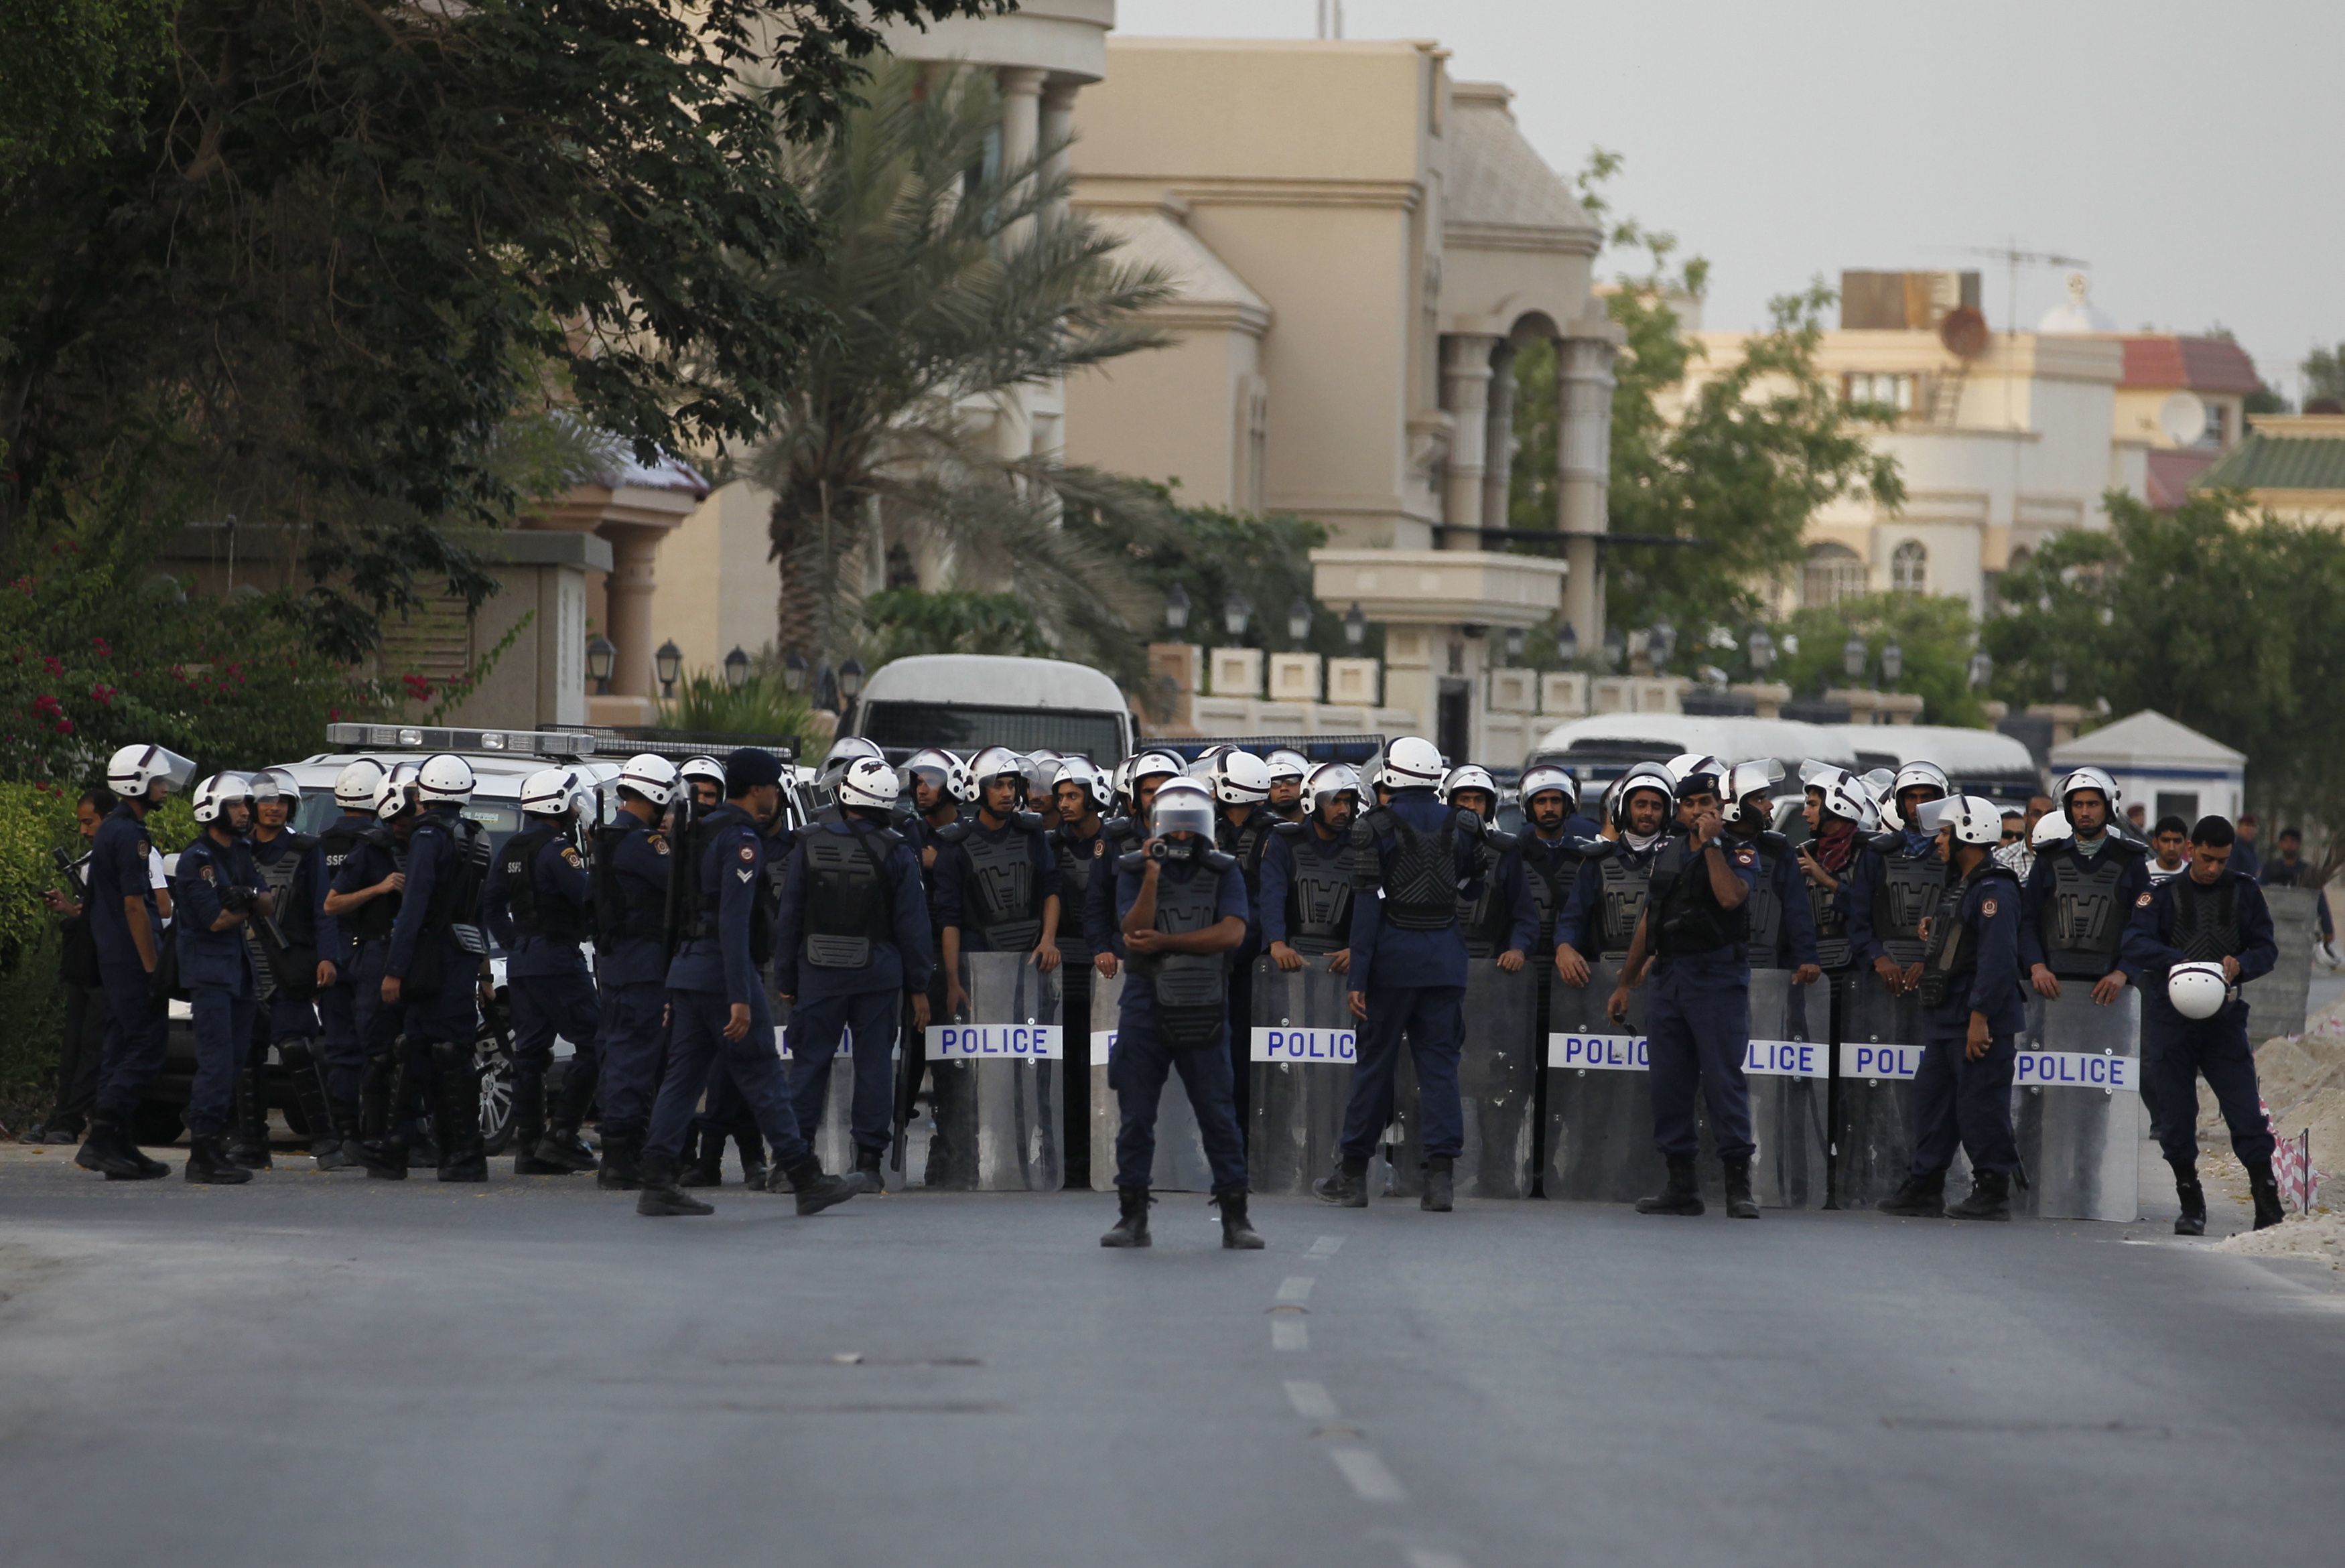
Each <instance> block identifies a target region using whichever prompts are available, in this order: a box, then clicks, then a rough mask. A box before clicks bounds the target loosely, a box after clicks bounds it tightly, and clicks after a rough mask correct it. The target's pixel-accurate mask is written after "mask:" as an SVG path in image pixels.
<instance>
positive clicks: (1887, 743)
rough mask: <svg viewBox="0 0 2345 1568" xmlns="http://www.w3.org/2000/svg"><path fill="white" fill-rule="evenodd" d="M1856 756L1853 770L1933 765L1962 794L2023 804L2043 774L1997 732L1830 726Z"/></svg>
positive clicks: (2020, 744)
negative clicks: (1909, 764) (1907, 765)
mask: <svg viewBox="0 0 2345 1568" xmlns="http://www.w3.org/2000/svg"><path fill="white" fill-rule="evenodd" d="M1831 727H1832V728H1833V729H1835V730H1838V731H1839V732H1840V733H1841V734H1842V735H1843V736H1845V737H1846V738H1847V741H1848V744H1849V745H1850V746H1851V747H1853V749H1854V750H1855V752H1856V759H1857V761H1856V768H1857V771H1858V772H1859V773H1864V772H1866V771H1868V770H1870V769H1873V768H1890V769H1895V768H1901V767H1903V766H1904V765H1905V764H1907V763H1935V764H1938V766H1940V767H1942V768H1944V769H1945V771H1946V776H1947V777H1948V778H1950V779H1952V780H1953V781H1954V788H1955V790H1956V791H1957V792H1958V793H1960V794H1976V795H1985V797H1986V798H1987V799H1989V800H1992V801H1996V802H2001V803H2008V804H2017V805H2025V804H2027V797H2028V796H2029V795H2032V794H2042V793H2043V790H2044V775H2043V774H2041V773H2040V772H2038V771H2037V769H2036V766H2035V756H2034V755H2033V754H2031V753H2030V752H2029V751H2028V749H2027V744H2026V743H2025V741H2022V740H2020V739H2019V738H2018V737H2017V736H2015V735H2006V734H2005V733H2002V732H2000V731H1998V730H1970V729H1964V728H1962V727H1960V726H1959V725H1954V724H1834V725H1832V726H1831Z"/></svg>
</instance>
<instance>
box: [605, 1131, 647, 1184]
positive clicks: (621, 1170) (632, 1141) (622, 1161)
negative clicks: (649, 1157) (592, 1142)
mask: <svg viewBox="0 0 2345 1568" xmlns="http://www.w3.org/2000/svg"><path fill="white" fill-rule="evenodd" d="M643 1154H644V1135H643V1134H642V1133H641V1132H638V1131H636V1130H635V1129H634V1128H624V1127H606V1128H604V1129H603V1163H602V1168H600V1169H598V1170H597V1171H595V1172H594V1185H595V1186H597V1187H599V1188H601V1189H603V1190H604V1191H605V1192H636V1191H640V1190H641V1189H642V1188H643V1185H644V1171H643V1166H642V1164H641V1163H640V1161H641V1160H642V1158H643Z"/></svg>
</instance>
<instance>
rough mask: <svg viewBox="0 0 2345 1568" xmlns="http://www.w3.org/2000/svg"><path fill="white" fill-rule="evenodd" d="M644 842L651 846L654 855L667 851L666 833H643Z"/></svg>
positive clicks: (663, 853)
mask: <svg viewBox="0 0 2345 1568" xmlns="http://www.w3.org/2000/svg"><path fill="white" fill-rule="evenodd" d="M644 842H645V844H648V845H651V846H652V851H653V853H654V854H655V855H665V854H666V853H667V835H665V834H659V833H647V834H645V835H644Z"/></svg>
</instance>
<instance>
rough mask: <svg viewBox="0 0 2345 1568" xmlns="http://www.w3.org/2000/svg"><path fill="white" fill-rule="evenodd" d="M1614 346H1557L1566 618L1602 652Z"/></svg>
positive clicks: (1573, 341) (1575, 342)
mask: <svg viewBox="0 0 2345 1568" xmlns="http://www.w3.org/2000/svg"><path fill="white" fill-rule="evenodd" d="M1615 352H1617V350H1616V349H1615V347H1614V344H1613V342H1612V340H1611V339H1609V338H1561V339H1557V341H1556V390H1557V398H1556V402H1557V405H1558V409H1559V410H1560V417H1559V418H1558V420H1557V425H1558V429H1557V431H1556V490H1557V491H1558V494H1559V496H1560V498H1561V499H1560V501H1559V504H1558V508H1557V511H1558V516H1557V519H1556V521H1557V526H1558V527H1559V528H1561V529H1562V531H1564V533H1565V534H1566V535H1577V536H1579V537H1568V538H1567V539H1566V540H1565V541H1564V559H1565V560H1567V561H1569V562H1570V563H1571V575H1570V576H1569V577H1568V578H1566V579H1565V580H1564V584H1563V618H1564V619H1565V620H1566V621H1568V622H1570V623H1571V625H1572V628H1573V630H1574V631H1576V632H1578V633H1579V645H1580V646H1581V647H1582V648H1589V649H1594V648H1600V647H1602V646H1603V645H1604V556H1603V551H1602V547H1601V545H1600V543H1599V541H1598V539H1597V538H1596V537H1595V536H1596V535H1599V534H1601V533H1603V532H1604V531H1606V528H1607V527H1608V517H1607V512H1606V491H1608V490H1609V487H1610V483H1611V475H1612V357H1613V355H1614V353H1615Z"/></svg>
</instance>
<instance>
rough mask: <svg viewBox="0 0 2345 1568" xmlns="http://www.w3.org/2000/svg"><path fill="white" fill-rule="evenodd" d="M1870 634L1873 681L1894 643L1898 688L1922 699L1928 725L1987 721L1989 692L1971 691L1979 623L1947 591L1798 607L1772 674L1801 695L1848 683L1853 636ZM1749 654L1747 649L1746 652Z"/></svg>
mask: <svg viewBox="0 0 2345 1568" xmlns="http://www.w3.org/2000/svg"><path fill="white" fill-rule="evenodd" d="M1851 632H1854V633H1855V634H1857V635H1858V636H1861V637H1863V639H1864V646H1865V665H1866V669H1867V670H1868V672H1871V673H1872V674H1868V676H1867V677H1866V679H1867V680H1868V681H1870V680H1872V679H1873V678H1874V676H1875V675H1877V673H1878V672H1879V670H1880V668H1881V653H1882V650H1883V649H1884V648H1886V647H1887V646H1888V645H1889V644H1890V642H1896V644H1897V647H1898V652H1899V653H1900V655H1901V657H1902V658H1903V664H1904V670H1903V674H1902V675H1900V676H1899V678H1898V680H1897V683H1896V688H1895V689H1896V690H1898V691H1901V692H1913V693H1918V694H1919V695H1920V696H1921V698H1922V722H1923V723H1930V724H1972V725H1984V724H1985V723H1986V712H1985V708H1984V707H1982V706H1981V700H1982V698H1983V697H1984V695H1985V693H1976V692H1974V691H1972V690H1971V684H1970V659H1971V653H1972V652H1973V650H1974V649H1975V648H1976V647H1977V645H1978V625H1977V622H1974V621H1973V620H1972V619H1971V607H1970V605H1969V603H1968V602H1966V601H1964V600H1961V599H1956V598H1953V597H1951V596H1948V595H1944V594H1928V593H1867V594H1863V595H1860V596H1858V597H1855V598H1850V599H1843V600H1841V601H1840V602H1837V603H1835V604H1831V605H1825V606H1821V607H1818V608H1815V609H1809V610H1802V611H1799V612H1795V613H1794V614H1793V615H1792V619H1791V620H1790V622H1788V623H1786V624H1784V625H1782V626H1779V627H1778V628H1776V629H1775V632H1774V637H1775V645H1776V648H1777V650H1778V652H1777V654H1776V659H1775V665H1774V668H1773V670H1772V671H1771V672H1770V673H1771V674H1772V676H1773V677H1774V678H1775V679H1776V680H1778V681H1781V682H1782V683H1784V684H1786V685H1788V686H1790V687H1791V688H1792V691H1794V692H1796V693H1800V694H1801V695H1802V696H1820V695H1822V693H1824V692H1825V691H1827V690H1829V689H1830V688H1832V687H1834V686H1845V685H1847V684H1848V683H1849V681H1848V673H1847V666H1846V664H1845V663H1843V659H1844V658H1845V649H1846V648H1847V645H1848V639H1849V634H1850V633H1851ZM1744 657H1745V658H1746V659H1747V654H1746V655H1744Z"/></svg>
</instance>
